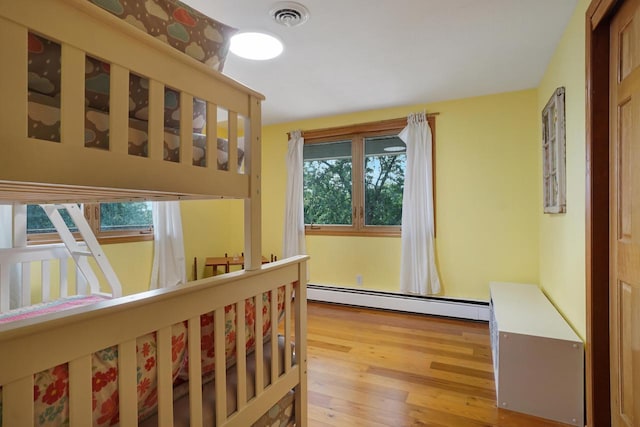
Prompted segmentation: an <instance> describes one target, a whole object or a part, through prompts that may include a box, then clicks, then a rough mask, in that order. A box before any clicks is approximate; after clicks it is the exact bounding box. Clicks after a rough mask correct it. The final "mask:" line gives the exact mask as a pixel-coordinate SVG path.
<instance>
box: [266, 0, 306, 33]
mask: <svg viewBox="0 0 640 427" xmlns="http://www.w3.org/2000/svg"><path fill="white" fill-rule="evenodd" d="M269 14H270V15H271V17H272V18H273V20H274V21H276V22H277V23H278V24H280V25H284V26H286V27H297V26H298V25H302V24H304V23H305V22H307V19H309V11H308V10H307V8H306V7H304V6H303V5H301V4H300V3H296V2H294V1H283V2H279V3H276V4H274V5H273V8H271V12H269Z"/></svg>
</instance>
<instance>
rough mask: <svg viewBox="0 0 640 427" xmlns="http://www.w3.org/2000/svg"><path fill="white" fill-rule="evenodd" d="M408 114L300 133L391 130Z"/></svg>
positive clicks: (322, 133) (288, 134)
mask: <svg viewBox="0 0 640 427" xmlns="http://www.w3.org/2000/svg"><path fill="white" fill-rule="evenodd" d="M439 115H440V113H439V112H434V113H427V114H426V116H427V117H435V116H439ZM407 116H408V115H407ZM407 116H403V117H396V118H395V119H385V120H378V121H375V122H367V123H358V124H352V125H344V126H335V127H330V128H323V129H311V130H306V131H305V130H302V129H300V133H301V135H302V137H305V135H309V134H313V137H319V136H322V137H328V136H339V135H349V134H357V133H362V132H368V131H370V132H376V131H385V130H391V129H393V128H396V127H400V126H402V124H403V123H406V121H407ZM290 138H291V132H287V139H290Z"/></svg>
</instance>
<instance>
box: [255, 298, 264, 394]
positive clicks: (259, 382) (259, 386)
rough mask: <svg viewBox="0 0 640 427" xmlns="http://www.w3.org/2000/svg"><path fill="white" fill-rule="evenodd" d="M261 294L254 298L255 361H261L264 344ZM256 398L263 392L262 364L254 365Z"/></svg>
mask: <svg viewBox="0 0 640 427" xmlns="http://www.w3.org/2000/svg"><path fill="white" fill-rule="evenodd" d="M263 295H264V294H263V293H261V294H260V295H257V296H256V330H255V337H256V349H255V352H256V360H263V357H264V355H263V353H264V349H263V344H264V336H263V333H262V325H263V318H262V307H263ZM255 381H256V396H259V395H260V393H262V392H263V390H264V364H263V363H256V378H255Z"/></svg>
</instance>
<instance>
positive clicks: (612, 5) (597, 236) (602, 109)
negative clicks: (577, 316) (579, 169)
mask: <svg viewBox="0 0 640 427" xmlns="http://www.w3.org/2000/svg"><path fill="white" fill-rule="evenodd" d="M622 1H623V0H591V4H590V5H589V7H588V9H587V13H586V32H585V38H586V303H587V307H586V315H587V319H586V320H587V331H586V334H587V336H586V346H585V347H586V355H585V356H586V397H587V408H586V415H587V422H588V425H589V426H591V427H596V426H597V427H600V426H610V425H611V390H610V369H611V368H610V357H609V196H610V191H611V190H610V182H609V170H610V159H609V157H610V156H609V152H610V151H609V149H610V134H609V117H610V116H609V53H610V45H609V41H610V40H609V38H610V35H609V30H610V24H611V17H612V16H613V14H614V12H615V10H616V9H617V6H618V5H619V4H620V3H622ZM605 58H606V60H604V59H605Z"/></svg>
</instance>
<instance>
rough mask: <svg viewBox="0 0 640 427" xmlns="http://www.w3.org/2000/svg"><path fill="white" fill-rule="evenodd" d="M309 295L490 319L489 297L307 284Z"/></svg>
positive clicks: (361, 304) (317, 298) (363, 304)
mask: <svg viewBox="0 0 640 427" xmlns="http://www.w3.org/2000/svg"><path fill="white" fill-rule="evenodd" d="M307 299H308V300H310V301H321V302H330V303H336V304H345V305H351V306H357V307H367V308H380V309H385V310H393V311H403V312H407V313H418V314H430V315H434V316H444V317H454V318H459V319H469V320H480V321H489V303H488V302H487V301H477V300H464V299H455V298H444V297H425V296H419V295H406V294H400V293H394V292H382V291H373V290H368V289H352V288H339V287H335V286H323V285H314V284H309V285H308V286H307Z"/></svg>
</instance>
